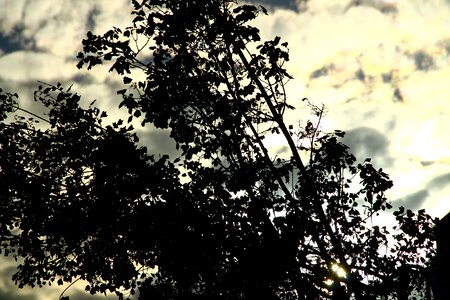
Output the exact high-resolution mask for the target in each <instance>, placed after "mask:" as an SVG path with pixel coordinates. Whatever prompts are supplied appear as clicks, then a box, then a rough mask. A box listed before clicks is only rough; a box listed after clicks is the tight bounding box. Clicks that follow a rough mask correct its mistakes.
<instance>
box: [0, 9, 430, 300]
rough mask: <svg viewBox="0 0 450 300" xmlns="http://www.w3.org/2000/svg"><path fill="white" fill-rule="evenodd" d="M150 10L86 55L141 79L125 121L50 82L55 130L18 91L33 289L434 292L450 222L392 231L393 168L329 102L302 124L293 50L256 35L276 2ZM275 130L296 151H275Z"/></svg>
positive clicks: (19, 189)
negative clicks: (154, 140)
mask: <svg viewBox="0 0 450 300" xmlns="http://www.w3.org/2000/svg"><path fill="white" fill-rule="evenodd" d="M133 6H134V11H133V15H134V20H133V24H132V26H130V27H128V28H125V29H119V28H113V29H111V30H110V31H108V32H107V33H105V34H104V35H102V36H98V35H94V34H92V33H90V32H89V33H88V34H87V38H86V39H85V40H83V51H82V52H81V53H80V54H79V55H78V58H79V59H80V62H79V64H78V66H79V67H80V68H81V67H83V66H87V68H88V69H90V68H93V67H95V66H96V65H98V64H102V63H107V62H108V63H111V71H112V72H117V73H118V74H119V75H121V76H122V77H123V82H124V84H125V85H126V86H127V88H126V89H124V90H120V91H118V94H120V95H121V96H122V97H123V101H122V103H121V104H120V106H121V107H124V108H125V109H127V110H128V114H129V118H128V120H126V121H125V122H124V121H123V120H117V121H116V122H115V123H113V124H110V125H104V124H103V123H102V119H104V118H105V117H106V112H102V111H100V110H99V109H97V108H96V107H95V106H94V105H93V104H91V106H89V107H87V108H82V107H81V106H80V105H79V101H80V96H78V95H77V94H76V93H72V92H71V91H70V89H68V90H66V89H64V88H63V87H62V86H61V85H59V84H58V85H56V86H53V85H42V86H40V87H39V89H38V91H37V92H36V93H35V99H36V100H37V101H39V102H41V103H43V104H44V105H45V107H46V108H47V110H48V111H47V112H46V114H45V115H46V116H47V117H46V118H45V122H47V123H48V124H47V127H46V128H45V129H39V128H37V127H36V126H35V124H34V122H35V120H38V119H39V117H36V116H35V117H34V118H33V119H25V118H24V117H20V114H18V111H17V110H19V111H20V108H19V107H18V106H17V103H16V102H15V99H16V95H11V94H6V93H1V94H0V101H1V102H0V108H1V111H2V115H1V120H2V122H1V123H0V131H1V134H0V171H1V172H0V182H1V186H0V189H1V190H0V234H1V239H0V243H1V249H2V251H3V253H4V254H5V255H13V256H14V257H22V258H23V259H24V260H23V262H22V263H21V264H20V266H19V268H18V271H17V273H16V274H15V275H14V280H15V281H16V283H17V284H18V285H19V286H24V285H30V286H36V285H38V286H42V285H45V284H51V283H52V282H54V281H56V282H57V283H58V284H62V283H63V282H72V281H74V280H77V279H84V280H86V281H87V282H88V283H89V284H88V285H87V286H86V290H87V291H88V292H90V293H92V294H94V293H104V292H116V293H117V294H118V295H119V296H120V297H125V296H127V295H133V294H134V293H135V292H136V291H137V290H139V292H140V299H350V298H354V299H387V298H389V297H393V298H397V299H406V297H407V296H408V295H412V294H413V293H414V292H422V291H423V289H422V287H423V286H424V285H423V284H424V282H425V280H426V278H425V274H426V272H425V268H426V266H427V263H428V261H429V259H430V258H431V256H432V255H433V253H434V237H433V234H432V226H433V220H431V218H430V217H429V216H428V215H427V214H425V212H424V211H419V212H417V213H413V212H412V211H410V210H407V211H405V210H404V209H403V208H401V209H399V210H398V211H396V212H394V216H395V218H396V220H397V223H398V225H397V226H396V227H394V228H388V227H386V226H382V224H380V223H379V219H380V217H381V215H380V214H383V215H386V212H388V211H390V209H391V208H392V207H391V205H390V204H389V201H388V200H387V199H386V197H385V195H384V192H385V191H386V190H387V189H389V188H390V187H391V186H392V182H391V180H390V179H389V177H388V175H387V174H385V173H384V172H383V171H382V170H381V169H379V170H377V169H375V167H374V166H373V165H372V164H371V163H370V160H369V159H367V160H366V161H364V162H362V163H357V162H356V160H355V157H354V156H353V155H352V154H351V153H350V152H349V149H348V147H347V146H345V145H344V144H342V143H341V142H340V138H341V137H342V136H343V135H344V133H343V132H341V131H335V132H334V133H323V132H321V131H320V120H321V118H322V116H323V109H322V108H319V107H316V106H314V105H312V104H310V108H311V109H312V112H313V114H312V116H313V117H312V119H311V120H310V121H308V122H305V124H306V125H305V126H297V127H294V126H293V125H290V124H286V123H285V121H284V119H283V115H284V111H285V110H286V109H293V107H292V106H290V105H289V104H288V103H287V102H286V94H285V84H286V83H287V81H288V80H289V79H290V78H291V76H290V75H289V74H288V73H287V71H286V70H285V69H284V67H283V64H284V62H286V61H288V59H289V55H288V50H287V43H284V42H281V39H280V38H279V37H276V38H275V39H273V40H271V41H265V42H260V37H259V31H258V29H257V28H254V27H252V26H251V25H249V24H248V22H249V21H251V20H252V19H254V18H255V17H257V15H258V14H260V13H266V11H265V9H264V8H262V7H255V6H250V5H241V6H238V5H237V4H236V3H234V1H229V0H203V1H184V0H183V1H167V0H159V1H157V0H153V1H148V0H147V1H136V0H135V1H133ZM137 73H141V74H145V76H144V77H145V79H144V80H142V81H138V80H136V79H135V78H138V76H136V74H137ZM141 77H142V76H140V77H139V78H141ZM304 102H305V103H307V102H308V101H306V99H305V101H304ZM14 111H16V119H15V120H13V121H10V122H6V121H5V118H6V114H7V113H12V112H14ZM22 112H23V111H22ZM40 119H41V121H42V120H44V118H40ZM136 122H141V123H142V126H146V125H147V124H153V125H154V126H156V127H158V128H164V129H169V130H170V136H171V138H172V139H173V140H174V141H175V142H176V145H177V148H178V149H179V151H180V155H179V156H178V157H171V158H169V157H168V156H161V157H155V156H152V155H149V154H148V153H147V150H146V149H145V148H142V147H139V146H138V137H137V136H136V134H135V133H133V132H134V131H133V126H132V124H135V126H136ZM269 136H278V137H279V138H280V139H282V140H283V141H284V142H285V144H286V147H287V149H288V152H289V155H286V156H285V157H277V156H275V155H272V154H271V152H270V151H269V149H268V148H267V146H266V144H265V138H267V137H269ZM377 220H378V221H377ZM339 270H341V271H342V270H343V271H344V272H345V275H343V274H342V273H340V272H339Z"/></svg>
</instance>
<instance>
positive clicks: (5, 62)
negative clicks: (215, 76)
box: [0, 0, 450, 300]
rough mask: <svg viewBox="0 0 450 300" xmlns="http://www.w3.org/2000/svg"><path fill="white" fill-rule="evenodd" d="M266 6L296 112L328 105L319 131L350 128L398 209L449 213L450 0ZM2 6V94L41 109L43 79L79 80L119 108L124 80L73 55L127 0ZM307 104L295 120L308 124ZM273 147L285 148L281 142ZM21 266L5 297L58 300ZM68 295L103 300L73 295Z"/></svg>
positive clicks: (121, 15) (6, 265)
mask: <svg viewBox="0 0 450 300" xmlns="http://www.w3.org/2000/svg"><path fill="white" fill-rule="evenodd" d="M261 2H262V3H264V4H265V5H267V7H268V8H270V11H271V13H270V15H269V16H263V17H261V18H260V19H258V20H257V21H256V22H255V24H256V26H257V27H259V28H260V29H261V33H262V37H263V39H269V38H273V37H274V36H276V35H278V36H281V37H282V38H283V39H284V40H285V41H288V42H289V45H290V54H291V61H290V62H289V65H288V66H287V67H288V70H289V71H290V72H291V74H293V75H294V77H295V80H294V81H291V82H290V84H289V86H288V92H289V97H290V98H289V99H290V101H291V104H293V105H298V106H299V105H300V103H301V101H300V99H302V98H303V97H307V98H309V99H310V100H312V101H313V102H315V103H316V104H321V103H323V104H325V105H326V107H327V110H328V114H327V117H326V119H325V121H324V123H323V129H324V130H333V129H342V130H345V131H347V137H346V140H345V141H346V143H347V144H348V145H350V146H351V147H352V150H353V151H354V153H355V154H356V155H357V156H358V157H359V158H361V159H364V158H365V157H372V158H373V161H374V163H375V164H376V166H378V167H382V168H383V169H384V170H385V171H386V172H387V173H389V174H390V176H391V178H392V179H393V180H394V187H393V189H392V190H391V191H390V193H389V197H390V199H392V200H393V201H394V202H395V203H397V204H399V205H400V204H401V205H405V206H408V207H410V208H412V209H419V208H423V207H424V208H427V209H428V212H429V213H430V214H431V215H433V216H435V217H442V216H443V215H445V214H446V213H447V212H448V211H450V199H448V198H449V196H448V195H450V112H449V109H450V1H449V0H427V1H423V0H367V1H359V2H362V4H360V5H356V4H355V3H356V1H351V0H311V1H310V4H309V5H308V6H307V7H304V6H302V7H300V6H299V5H297V4H296V3H295V1H289V0H284V1H269V0H266V1H261ZM272 2H275V3H276V4H277V5H273V3H272ZM0 5H1V7H2V9H0V87H1V88H2V89H4V90H9V91H14V92H18V93H19V95H20V97H21V98H20V99H21V101H22V105H23V106H24V107H26V108H30V109H33V108H35V107H34V105H35V104H33V102H32V101H31V96H32V93H33V91H34V89H36V87H37V85H38V80H41V81H45V82H50V83H56V82H61V83H63V84H64V83H66V84H70V83H74V87H73V89H75V90H76V91H77V92H79V93H80V94H81V95H83V97H84V99H85V101H86V102H88V101H89V102H90V101H91V100H93V99H97V103H100V105H101V106H102V107H103V108H104V109H114V108H115V105H116V104H117V101H118V99H117V97H116V95H115V91H116V90H117V89H118V88H117V87H118V86H119V85H120V81H119V80H118V79H117V78H115V77H114V76H113V75H111V74H107V71H106V69H104V68H103V69H102V68H97V69H96V70H93V71H90V72H86V71H84V70H82V71H80V70H78V69H76V67H75V63H76V60H75V56H76V53H77V52H78V51H79V50H80V45H81V43H80V42H81V40H82V38H83V37H84V36H85V33H86V32H87V31H88V30H91V31H93V32H95V33H103V32H104V31H106V30H107V29H109V28H110V27H111V26H116V27H125V26H127V25H128V21H129V19H130V16H129V14H128V13H127V12H128V11H129V1H128V0H114V1H111V0H0ZM105 74H106V75H105ZM299 107H300V106H299ZM301 108H302V107H300V109H299V110H298V111H295V112H293V113H291V114H290V115H289V116H288V117H289V120H290V121H292V122H294V121H296V120H297V119H299V118H302V117H304V116H305V113H304V110H302V109H301ZM117 114H119V112H117ZM144 140H145V141H148V142H151V146H150V148H151V150H153V151H165V149H169V151H171V150H170V148H167V147H169V146H170V144H168V143H167V142H166V139H165V135H164V133H161V132H155V131H151V132H147V133H145V135H144ZM168 145H169V146H168ZM272 147H273V149H274V151H278V150H277V149H278V148H279V149H282V145H280V144H278V143H277V141H276V140H274V141H273V142H272ZM14 265H15V264H14V263H13V262H10V261H5V260H2V261H0V300H6V299H8V300H47V299H57V298H58V296H59V293H60V292H61V291H62V289H61V288H58V289H55V288H47V289H44V290H31V289H24V290H20V291H19V290H17V289H16V288H15V287H14V286H13V284H12V283H11V280H10V277H11V274H12V273H13V272H14ZM68 295H70V296H71V297H72V299H75V300H81V299H97V298H96V297H85V296H83V295H82V294H81V293H79V292H78V291H77V289H76V288H74V289H71V290H69V292H68Z"/></svg>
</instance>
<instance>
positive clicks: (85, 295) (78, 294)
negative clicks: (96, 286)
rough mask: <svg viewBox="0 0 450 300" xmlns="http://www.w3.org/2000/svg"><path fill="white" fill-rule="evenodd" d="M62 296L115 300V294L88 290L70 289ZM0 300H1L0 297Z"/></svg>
mask: <svg viewBox="0 0 450 300" xmlns="http://www.w3.org/2000/svg"><path fill="white" fill-rule="evenodd" d="M64 296H69V297H70V300H113V299H114V300H117V296H114V295H110V296H104V295H91V294H89V293H88V292H84V291H79V290H77V291H75V292H73V293H70V290H69V291H68V292H67V293H66V294H64ZM0 300H2V299H1V298H0Z"/></svg>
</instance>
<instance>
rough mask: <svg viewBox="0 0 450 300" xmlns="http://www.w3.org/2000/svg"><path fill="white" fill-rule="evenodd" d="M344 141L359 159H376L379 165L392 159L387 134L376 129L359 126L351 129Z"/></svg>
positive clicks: (388, 162)
mask: <svg viewBox="0 0 450 300" xmlns="http://www.w3.org/2000/svg"><path fill="white" fill-rule="evenodd" d="M343 142H344V144H346V145H347V146H349V147H350V150H351V152H352V153H353V154H354V155H355V156H356V157H357V158H358V160H363V159H365V158H368V157H369V158H372V159H374V161H375V163H376V164H377V165H378V164H380V163H383V164H390V160H391V159H390V158H389V157H387V153H388V151H387V148H388V146H389V141H388V139H387V138H386V136H384V135H383V134H381V133H380V132H378V131H377V130H376V129H373V128H369V127H358V128H355V129H352V130H349V131H348V132H347V133H346V135H345V137H344V139H343Z"/></svg>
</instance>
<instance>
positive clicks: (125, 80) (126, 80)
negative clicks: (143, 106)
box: [123, 76, 133, 84]
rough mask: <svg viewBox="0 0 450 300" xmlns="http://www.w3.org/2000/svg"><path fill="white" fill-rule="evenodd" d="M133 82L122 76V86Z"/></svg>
mask: <svg viewBox="0 0 450 300" xmlns="http://www.w3.org/2000/svg"><path fill="white" fill-rule="evenodd" d="M132 81H133V80H132V79H131V78H130V77H127V76H124V77H123V83H124V84H129V83H130V82H132Z"/></svg>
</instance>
